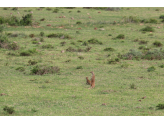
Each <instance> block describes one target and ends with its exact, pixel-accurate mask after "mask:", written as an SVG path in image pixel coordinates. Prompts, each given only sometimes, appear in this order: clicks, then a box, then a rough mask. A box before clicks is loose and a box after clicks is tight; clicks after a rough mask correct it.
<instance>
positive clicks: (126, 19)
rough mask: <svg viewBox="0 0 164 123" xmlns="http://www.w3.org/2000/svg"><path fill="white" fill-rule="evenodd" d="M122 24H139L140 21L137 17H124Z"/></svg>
mask: <svg viewBox="0 0 164 123" xmlns="http://www.w3.org/2000/svg"><path fill="white" fill-rule="evenodd" d="M122 22H123V23H139V22H140V20H139V18H138V17H135V16H129V17H126V16H124V17H123V18H122Z"/></svg>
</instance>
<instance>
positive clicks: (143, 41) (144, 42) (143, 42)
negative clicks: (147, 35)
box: [139, 40, 148, 44]
mask: <svg viewBox="0 0 164 123" xmlns="http://www.w3.org/2000/svg"><path fill="white" fill-rule="evenodd" d="M147 42H148V41H145V40H140V41H139V44H147Z"/></svg>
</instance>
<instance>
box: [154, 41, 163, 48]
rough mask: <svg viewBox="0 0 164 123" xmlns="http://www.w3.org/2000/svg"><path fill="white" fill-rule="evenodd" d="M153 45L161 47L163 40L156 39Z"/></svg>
mask: <svg viewBox="0 0 164 123" xmlns="http://www.w3.org/2000/svg"><path fill="white" fill-rule="evenodd" d="M153 45H154V46H156V47H161V46H162V45H163V44H162V43H161V42H159V41H155V42H154V43H153Z"/></svg>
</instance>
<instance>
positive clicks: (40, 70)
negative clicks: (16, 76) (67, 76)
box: [31, 65, 60, 75]
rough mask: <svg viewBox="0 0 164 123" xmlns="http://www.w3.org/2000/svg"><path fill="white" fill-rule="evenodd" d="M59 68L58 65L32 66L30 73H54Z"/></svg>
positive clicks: (58, 70) (57, 71)
mask: <svg viewBox="0 0 164 123" xmlns="http://www.w3.org/2000/svg"><path fill="white" fill-rule="evenodd" d="M59 72H60V68H59V67H58V66H54V67H53V66H45V65H44V66H38V65H37V66H34V67H33V69H32V70H31V74H35V75H44V74H55V73H59Z"/></svg>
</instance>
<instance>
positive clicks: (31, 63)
mask: <svg viewBox="0 0 164 123" xmlns="http://www.w3.org/2000/svg"><path fill="white" fill-rule="evenodd" d="M37 63H38V62H37V61H35V60H29V61H28V64H29V65H35V64H37Z"/></svg>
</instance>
